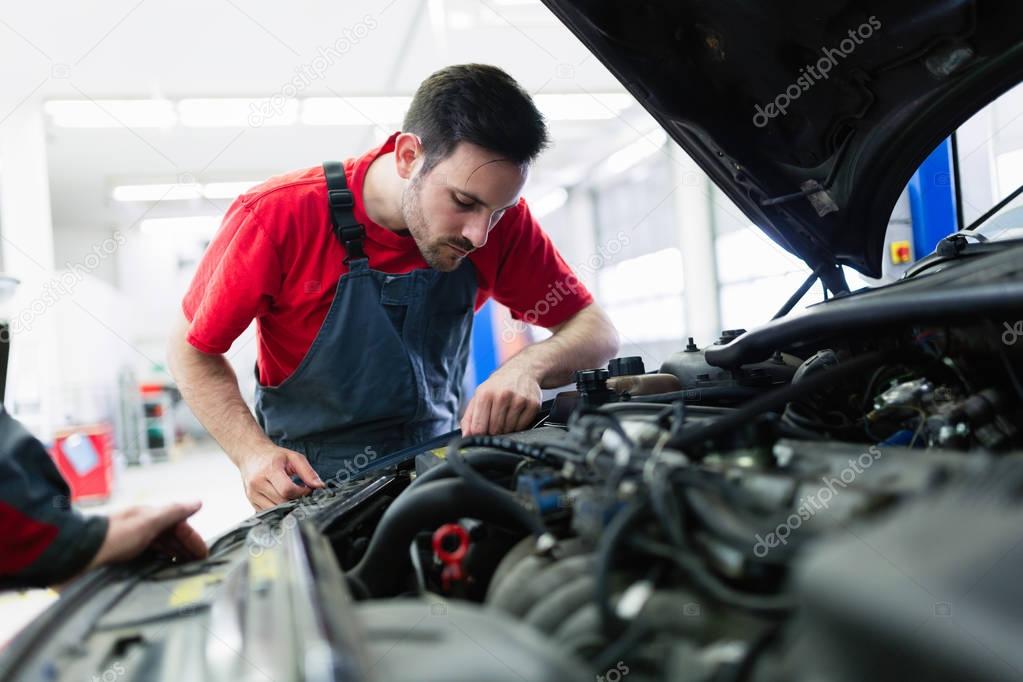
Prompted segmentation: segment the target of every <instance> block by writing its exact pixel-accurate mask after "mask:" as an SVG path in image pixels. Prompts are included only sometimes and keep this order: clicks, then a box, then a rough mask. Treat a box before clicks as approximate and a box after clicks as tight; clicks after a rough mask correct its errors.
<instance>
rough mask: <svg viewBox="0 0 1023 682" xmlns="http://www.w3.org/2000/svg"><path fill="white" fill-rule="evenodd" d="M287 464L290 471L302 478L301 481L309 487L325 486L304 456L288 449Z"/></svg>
mask: <svg viewBox="0 0 1023 682" xmlns="http://www.w3.org/2000/svg"><path fill="white" fill-rule="evenodd" d="M288 464H289V465H290V466H291V469H292V471H293V472H294V473H296V474H298V477H299V478H301V479H302V482H303V483H305V484H306V485H307V486H309V487H310V488H323V487H326V484H325V483H324V482H323V480H322V479H321V478H320V476H319V474H317V473H316V471H315V470H314V469H313V467H312V465H311V464H309V460H308V459H306V458H305V456H303V455H301V454H299V453H297V452H292V451H290V450H289V451H288Z"/></svg>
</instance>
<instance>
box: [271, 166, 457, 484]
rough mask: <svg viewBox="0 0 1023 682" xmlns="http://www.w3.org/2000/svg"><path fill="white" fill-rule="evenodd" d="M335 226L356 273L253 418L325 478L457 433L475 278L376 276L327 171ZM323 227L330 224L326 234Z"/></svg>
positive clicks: (336, 173)
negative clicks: (298, 359)
mask: <svg viewBox="0 0 1023 682" xmlns="http://www.w3.org/2000/svg"><path fill="white" fill-rule="evenodd" d="M323 168H324V173H325V175H326V178H327V189H328V199H329V201H330V208H331V219H332V222H333V224H334V229H335V232H336V234H337V235H338V238H339V239H340V240H341V242H342V244H343V245H344V247H345V251H346V253H347V257H346V258H345V262H346V263H347V264H348V267H349V271H348V272H347V273H346V274H344V275H342V276H341V277H340V279H338V282H337V288H336V290H335V292H334V300H333V302H332V303H331V305H330V310H329V311H328V312H327V317H326V319H324V321H323V325H322V326H321V327H320V331H319V332H318V333H317V335H316V339H315V340H314V341H313V343H312V345H311V346H310V347H309V350H308V351H307V352H306V355H305V357H304V358H303V359H302V362H301V363H300V364H299V366H298V367H297V368H296V369H295V371H294V373H292V374H291V376H289V377H288V378H287V379H285V380H284V381H283V382H282V383H281V384H279V385H278V386H272V387H271V386H262V385H260V384H259V382H258V374H257V384H256V418H257V420H258V422H259V424H260V426H261V427H262V428H263V430H264V431H265V432H266V434H267V435H268V436H269V437H270V439H271V440H272V441H273V442H274V443H276V444H277V445H279V446H281V447H285V448H288V449H290V450H294V451H296V452H300V453H302V454H303V455H305V456H306V458H308V460H309V462H310V464H312V466H313V468H314V469H315V470H316V473H318V474H319V475H320V477H321V478H323V479H324V480H328V479H329V478H336V477H337V476H338V475H339V474H340V473H341V472H348V473H347V474H346V475H351V474H352V473H353V471H352V461H353V460H354V461H355V462H356V463H357V464H358V467H359V468H365V467H366V463H367V462H370V461H372V460H373V459H375V458H377V457H378V456H381V455H385V454H387V453H390V452H394V451H397V450H400V449H403V448H406V447H409V446H412V445H416V444H418V443H422V442H424V441H426V440H429V439H430V438H432V437H435V436H437V435H440V434H442V433H445V432H447V431H452V430H454V429H455V428H457V426H458V410H459V403H460V401H461V397H462V395H461V394H462V378H463V376H464V373H465V366H466V362H467V360H468V354H469V335H470V332H471V330H472V319H473V306H474V303H475V299H476V271H475V269H474V268H473V266H472V263H470V262H469V261H468V260H464V261H463V262H462V263H461V265H460V266H459V267H458V268H457V269H456V270H454V271H452V272H439V271H437V270H434V269H432V268H426V269H418V270H413V271H412V272H409V273H407V274H404V275H392V274H388V273H385V272H379V271H377V270H373V269H371V268H370V266H369V261H368V259H367V258H366V255H365V253H364V251H363V239H364V238H365V230H364V228H363V226H362V225H360V224H359V223H358V222H356V220H355V214H354V213H353V211H352V207H353V206H354V196H353V194H352V192H351V191H350V190H349V189H348V185H347V181H346V179H345V173H344V167H343V165H342V164H340V163H337V162H328V163H325V164H323ZM324 229H327V226H326V225H324Z"/></svg>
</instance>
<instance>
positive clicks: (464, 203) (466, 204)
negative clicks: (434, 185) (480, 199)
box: [452, 197, 476, 208]
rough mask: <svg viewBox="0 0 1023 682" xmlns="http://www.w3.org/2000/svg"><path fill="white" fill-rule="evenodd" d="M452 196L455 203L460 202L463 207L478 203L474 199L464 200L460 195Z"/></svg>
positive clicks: (470, 206)
mask: <svg viewBox="0 0 1023 682" xmlns="http://www.w3.org/2000/svg"><path fill="white" fill-rule="evenodd" d="M452 198H453V199H454V200H455V203H456V204H458V205H459V206H461V207H462V208H472V207H473V206H475V205H476V202H474V201H462V200H461V199H459V198H458V197H452Z"/></svg>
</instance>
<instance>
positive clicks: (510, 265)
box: [493, 200, 593, 327]
mask: <svg viewBox="0 0 1023 682" xmlns="http://www.w3.org/2000/svg"><path fill="white" fill-rule="evenodd" d="M516 208H517V210H516V211H515V212H514V213H512V215H509V216H507V218H510V220H509V221H508V224H505V225H501V226H500V229H501V230H502V232H501V238H503V240H504V243H503V244H502V249H501V251H502V253H501V261H500V264H499V265H498V269H497V275H496V277H495V278H494V283H493V297H494V300H496V301H497V302H498V303H501V304H503V305H505V306H507V307H508V309H509V310H510V311H511V314H512V317H513V318H515V319H516V320H523V321H525V322H528V323H529V324H535V325H539V326H541V327H553V326H555V325H558V324H561V323H562V322H564V321H565V320H567V319H569V318H570V317H572V316H573V315H575V314H576V313H577V312H579V311H580V310H582V309H583V308H585V307H586V306H588V305H590V304H591V303H593V295H592V294H590V292H589V291H588V290H587V289H586V287H585V286H584V285H583V283H582V282H581V281H580V280H579V278H578V277H576V275H575V273H574V272H572V268H571V267H569V265H568V263H566V262H565V260H564V259H563V258H562V257H561V254H560V253H558V250H557V249H556V248H555V247H554V243H553V242H552V241H551V239H550V237H548V236H547V234H546V233H545V232H544V231H543V230H542V229H541V228H540V223H538V222H537V220H536V219H535V218H534V217H533V214H532V213H530V211H529V206H528V205H527V204H526V202H525V200H522V201H520V202H519V205H518V206H517V207H516Z"/></svg>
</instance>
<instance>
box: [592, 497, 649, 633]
mask: <svg viewBox="0 0 1023 682" xmlns="http://www.w3.org/2000/svg"><path fill="white" fill-rule="evenodd" d="M649 509H650V503H649V501H648V500H646V499H645V498H644V499H639V500H635V501H633V502H632V503H631V504H629V506H627V507H626V508H625V509H623V510H621V511H619V512H618V513H617V514H615V515H614V517H612V519H611V521H610V522H609V523H608V524H607V527H606V528H605V529H604V533H603V534H602V535H601V536H600V543H599V544H598V545H597V586H596V590H595V595H594V596H595V598H596V601H597V609H598V611H599V612H600V624H601V629H602V630H603V632H604V634H605V635H606V636H609V637H613V636H614V635H615V634H617V632H618V631H619V630H620V629H621V628H622V621H621V619H620V618H619V617H618V615H617V614H616V613H615V612H614V607H613V606H612V604H611V569H612V568H613V566H612V564H613V563H614V560H615V557H616V556H617V554H618V548H619V546H620V545H621V543H622V541H623V540H624V539H625V537H626V535H627V531H628V530H629V528H630V527H631V526H632V525H633V524H634V523H636V522H637V521H638V520H640V519H641V518H642V517H643V516H644V515H645V514H646V513H647V512H648V511H649Z"/></svg>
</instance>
